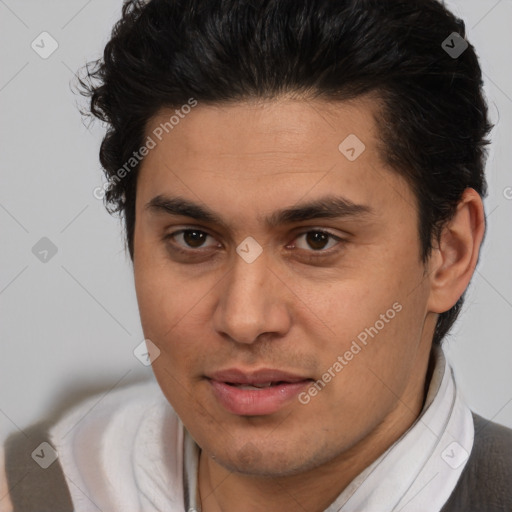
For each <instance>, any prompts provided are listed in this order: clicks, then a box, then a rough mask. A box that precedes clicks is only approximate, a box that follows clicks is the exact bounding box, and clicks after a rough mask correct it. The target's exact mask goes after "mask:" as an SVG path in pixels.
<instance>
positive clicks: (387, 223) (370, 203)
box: [134, 99, 435, 475]
mask: <svg viewBox="0 0 512 512" xmlns="http://www.w3.org/2000/svg"><path fill="white" fill-rule="evenodd" d="M374 108H375V104H373V103H372V102H371V101H369V100H365V101H363V100H362V99H361V100H357V101H353V102H351V103H339V104H334V103H324V102H320V101H315V102H305V101H292V100H283V101H279V102H278V101H274V102H267V103H264V104H260V105H257V104H245V103H244V104H242V103H237V104H232V105H229V106H207V105H201V104H200V103H199V105H198V106H196V107H195V108H193V109H192V111H191V112H190V113H189V114H188V115H186V116H185V117H184V118H183V119H181V120H180V122H179V124H177V125H176V126H174V128H173V129H172V131H169V133H168V134H165V132H164V135H165V136H164V137H162V140H161V141H159V140H158V138H156V137H155V133H161V132H162V130H161V129H160V130H157V131H156V132H155V129H158V126H159V125H160V123H165V122H166V121H168V120H169V118H170V116H171V115H173V113H174V110H169V111H162V112H160V113H159V115H158V116H155V117H154V118H153V119H152V120H151V123H150V124H149V125H148V127H147V134H146V135H149V136H151V137H152V138H153V139H154V140H155V142H156V147H154V148H153V149H151V150H150V152H149V154H148V155H147V156H146V157H145V159H144V161H143V163H142V167H141V170H140V175H139V178H138V185H137V200H136V225H135V236H134V271H135V285H136V291H137V297H138V302H139V308H140V314H141V321H142V327H143V330H144V335H145V337H146V338H149V339H150V340H151V341H152V342H153V343H154V344H155V345H157V346H158V347H159V349H160V351H161V353H160V355H159V357H158V358H157V359H156V360H155V361H154V362H153V370H154V372H155V375H156V378H157V380H158V383H159V385H160V386H161V388H162V390H163V393H164V394H165V396H166V397H167V399H168V400H169V402H170V403H171V404H172V406H173V408H174V409H175V411H176V412H177V414H178V415H179V416H180V418H181V419H182V421H183V423H184V424H185V426H186V427H187V429H188V430H189V432H190V433H191V434H192V436H193V437H194V439H195V440H196V441H197V443H198V444H199V446H200V447H201V448H202V449H203V450H204V451H205V452H206V453H207V454H208V455H210V456H214V457H215V460H216V461H217V462H219V463H220V464H222V465H223V466H225V467H227V468H228V469H231V470H236V471H239V472H242V473H246V474H254V475H256V474H259V475H285V474H293V473H297V472H300V471H305V470H307V469H311V468H313V467H316V466H319V465H321V464H323V463H327V462H328V461H331V460H333V458H335V457H337V456H340V455H341V454H343V453H347V452H348V450H349V449H350V448H352V447H354V446H356V445H357V444H358V443H359V442H361V441H362V440H363V439H364V438H365V437H366V436H367V435H369V434H370V433H371V432H375V431H376V429H378V428H382V426H383V425H386V424H387V423H388V424H390V423H392V422H393V421H397V420H396V417H397V414H398V415H399V416H402V417H403V416H404V415H406V414H407V413H408V411H409V414H410V412H411V411H412V410H413V409H414V407H417V405H418V392H419V390H421V389H422V386H423V384H424V377H425V371H426V363H427V359H428V353H429V344H430V340H431V336H432V329H433V326H434V324H435V315H433V314H432V313H429V312H428V308H427V301H428V297H429V282H428V278H426V277H425V274H424V272H425V268H424V266H423V265H422V263H421V261H420V257H419V255H420V243H419V238H418V230H417V213H416V201H415V199H414V196H413V194H412V192H411V190H410V188H409V187H408V185H407V184H406V183H405V182H404V181H403V180H402V179H401V178H400V177H399V176H398V175H397V174H396V173H394V172H392V171H390V170H389V169H386V168H385V167H384V165H383V163H382V162H381V161H380V159H379V155H378V153H377V149H376V145H377V134H376V131H375V130H376V128H375V126H374V120H373V116H372V114H373V111H374ZM351 134H353V135H355V136H356V137H357V138H358V139H359V140H360V141H362V143H364V145H365V150H364V151H363V152H362V153H361V149H362V146H361V145H360V143H359V142H357V140H356V139H354V138H353V137H352V138H349V139H348V140H347V141H346V142H345V143H344V144H342V146H341V149H340V148H339V146H340V144H341V143H342V142H343V141H344V140H345V139H346V138H347V137H348V136H349V135H351ZM350 148H354V151H352V150H351V149H350ZM359 153H360V154H359ZM358 154H359V156H358ZM347 156H348V157H350V158H347ZM354 157H357V158H355V159H354ZM157 196H160V198H159V200H158V201H153V206H148V204H149V203H150V201H152V200H153V199H154V198H155V197H157ZM176 198H180V199H181V200H184V201H187V202H189V203H194V204H195V205H198V206H200V207H201V208H202V209H203V210H207V211H208V212H211V213H213V215H214V216H215V217H216V219H215V220H212V219H210V220H205V219H198V218H196V213H197V212H196V211H195V210H190V209H189V210H188V211H186V212H184V211H182V210H181V215H180V214H177V213H176V212H177V211H178V209H177V208H176V206H177V205H178V206H179V204H178V203H177V202H176V201H174V202H173V201H170V200H172V199H176ZM326 198H338V199H340V203H341V201H345V202H346V203H347V204H348V205H349V207H347V208H345V209H344V211H340V212H339V215H338V216H336V217H331V218H329V217H325V216H324V217H322V216H321V215H319V213H318V211H317V210H315V209H309V210H308V209H306V210H303V206H304V205H306V204H309V203H314V202H317V201H320V200H324V199H326ZM165 200H168V203H167V207H168V208H167V209H166V208H165V207H164V205H165ZM169 201H170V202H169ZM183 204H184V203H183V202H182V203H181V205H182V206H183ZM350 205H362V206H361V207H360V208H353V207H350ZM291 209H293V210H297V209H298V210H302V211H301V212H299V214H297V215H295V216H294V215H288V216H283V215H281V216H280V215H279V213H280V212H282V211H284V210H291ZM170 212H174V213H170ZM270 220H273V221H275V222H269V221H270ZM173 234H174V236H172V235H173ZM248 237H250V238H248ZM237 249H238V251H237ZM259 251H261V253H260V254H259V255H258V252H259ZM365 335H366V336H365ZM358 347H359V349H358ZM350 354H352V356H350ZM336 363H338V364H336ZM329 377H330V378H329ZM269 381H270V382H271V383H272V384H271V386H270V387H268V382H269ZM314 382H316V385H315V384H314ZM242 384H243V385H242ZM315 390H316V391H315ZM416 412H417V411H416ZM413 419H414V415H413V414H410V417H409V418H408V421H409V423H410V422H412V420H413Z"/></svg>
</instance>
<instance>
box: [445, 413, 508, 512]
mask: <svg viewBox="0 0 512 512" xmlns="http://www.w3.org/2000/svg"><path fill="white" fill-rule="evenodd" d="M472 414H473V423H474V427H475V438H474V442H473V448H472V450H471V453H470V455H469V458H468V461H467V463H466V466H465V467H464V470H463V472H462V474H461V476H460V479H459V481H458V483H457V486H456V487H455V489H454V491H453V493H452V495H451V496H450V499H449V500H448V502H447V503H446V505H445V508H443V512H449V511H451V510H467V511H468V512H471V511H473V510H475V511H476V510H478V511H479V510H486V511H488V512H508V511H510V510H512V487H511V486H510V482H512V429H510V428H507V427H505V426H503V425H500V424H498V423H494V422H492V421H490V420H487V419H485V418H483V417H482V416H479V415H478V414H476V413H474V412H473V413H472Z"/></svg>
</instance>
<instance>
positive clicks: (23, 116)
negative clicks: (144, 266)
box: [0, 0, 512, 439]
mask: <svg viewBox="0 0 512 512" xmlns="http://www.w3.org/2000/svg"><path fill="white" fill-rule="evenodd" d="M448 6H449V7H450V8H451V9H452V10H454V11H455V12H456V13H457V14H458V15H459V16H460V17H462V18H463V19H464V20H465V21H466V26H467V29H468V39H469V40H470V41H471V42H472V43H473V44H474V45H475V46H476V48H477V51H478V53H479V55H480V60H481V64H482V67H483V70H484V74H485V81H486V94H487V96H488V100H489V105H490V111H491V117H492V120H493V122H495V123H497V125H496V127H495V129H494V130H493V132H492V141H493V144H492V149H491V152H490V156H489V159H488V164H487V176H488V181H489V197H488V199H487V200H486V211H487V214H488V220H489V226H488V233H487V239H486V241H485V244H484V248H483V252H482V256H481V261H480V264H479V266H478V268H477V272H476V274H475V276H474V279H473V282H472V285H471V286H470V289H469V291H468V293H467V299H466V305H465V308H464V312H463V314H462V318H461V321H459V322H458V323H457V325H456V326H455V328H454V330H453V332H452V335H451V337H450V338H449V340H447V341H446V342H445V350H446V353H447V355H448V357H449V359H450V361H451V362H452V364H453V366H454V370H455V374H456V377H457V380H458V382H459V384H460V387H461V388H462V390H463V394H464V396H465V398H466V401H467V403H468V404H469V405H470V407H471V408H472V409H473V410H475V411H476V412H478V413H480V414H482V415H484V416H486V417H487V418H491V419H493V420H494V421H497V422H500V423H502V424H505V425H507V426H509V427H512V372H511V361H512V343H511V339H512V265H511V261H512V260H511V256H510V254H511V252H512V231H511V222H510V220H511V219H512V171H511V164H512V144H511V133H512V71H511V64H512V62H511V48H512V34H511V30H510V23H511V21H512V1H511V0H500V1H497V0H458V1H450V2H448ZM120 9H121V1H120V0H102V1H100V0H89V1H82V0H73V1H70V0H66V1H64V0H58V1H57V0H52V1H51V2H40V1H35V0H31V1H28V0H26V1H17V2H15V1H14V0H0V52H1V65H0V112H1V117H0V141H1V148H0V149H1V156H0V165H1V173H0V223H1V251H0V258H1V260H0V308H1V310H0V314H1V324H0V329H1V330H0V343H1V353H0V355H1V357H0V439H1V438H3V437H5V436H6V435H7V434H8V433H9V432H11V431H14V430H16V429H18V428H24V427H25V426H28V424H30V423H31V422H34V421H37V420H39V419H40V418H41V417H44V416H46V415H47V414H48V413H50V412H51V411H52V410H54V408H55V406H56V403H59V401H61V400H65V401H69V400H70V398H69V396H70V394H71V395H72V396H79V395H80V393H81V390H84V389H87V390H91V389H98V390H100V389H107V388H113V387H115V386H122V385H125V384H128V383H130V382H134V381H138V380H142V379H152V378H154V377H153V375H152V372H151V368H150V367H144V366H143V365H142V364H141V363H140V362H139V361H138V360H137V359H136V358H135V357H134V355H133V349H134V348H135V347H136V346H137V345H138V344H139V343H140V342H141V341H142V340H143V334H142V330H141V327H140V323H139V318H138V310H137V304H136V299H135V293H134V287H133V277H132V270H131V265H130V261H129V258H128V256H127V255H125V252H124V245H123V238H122V230H121V224H120V222H119V221H118V220H117V219H116V218H112V217H110V216H109V215H108V214H107V213H106V211H105V210H104V207H103V204H102V202H101V201H99V200H97V199H95V198H94V196H93V193H92V191H93V189H94V188H95V187H97V186H98V185H101V184H102V182H103V178H102V173H101V169H100V165H99V161H98V148H99V143H100V140H101V136H102V134H103V130H102V128H101V125H100V124H99V123H97V124H95V125H93V126H92V127H91V128H90V129H87V128H86V127H85V126H84V125H83V124H82V121H81V117H80V115H79V113H78V110H77V106H76V102H77V101H83V100H80V98H77V97H76V96H75V95H73V94H72V92H71V91H70V88H69V82H70V80H71V79H72V78H73V73H74V72H75V71H76V70H77V69H78V68H79V67H81V66H82V65H83V64H84V63H85V62H86V61H87V60H91V59H93V58H97V57H99V56H100V54H101V51H102V49H103V47H104V45H105V43H106V42H107V40H108V37H109V33H110V30H111V28H112V25H113V24H114V22H115V21H116V20H117V19H118V18H119V15H120ZM43 31H47V32H49V33H50V34H51V36H52V37H53V38H55V40H56V41H57V42H58V45H59V47H58V49H57V50H56V51H55V52H54V53H53V54H52V55H51V56H50V57H49V58H48V59H42V58H41V57H40V56H39V55H38V54H36V52H35V51H34V50H33V49H32V48H31V43H32V41H33V40H34V39H36V38H37V36H39V34H40V33H41V32H43ZM447 36H448V34H447ZM440 43H441V42H440ZM508 187H511V188H508ZM507 196H508V199H507ZM42 237H48V238H49V239H50V240H51V241H52V242H53V243H54V244H55V245H56V246H57V248H58V252H57V254H56V255H55V256H54V257H53V258H51V259H50V260H49V261H48V262H47V263H42V262H41V261H39V260H38V259H37V258H36V257H35V256H34V254H33V253H32V251H31V249H32V247H33V246H34V244H36V242H38V240H40V239H41V238H42Z"/></svg>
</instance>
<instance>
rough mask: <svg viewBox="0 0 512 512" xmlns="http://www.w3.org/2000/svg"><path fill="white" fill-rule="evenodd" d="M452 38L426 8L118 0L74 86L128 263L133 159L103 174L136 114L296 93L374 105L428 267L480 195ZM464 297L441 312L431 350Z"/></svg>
mask: <svg viewBox="0 0 512 512" xmlns="http://www.w3.org/2000/svg"><path fill="white" fill-rule="evenodd" d="M454 32H455V33H457V34H459V36H460V37H462V38H465V25H464V22H463V21H462V20H461V19H459V18H457V17H455V16H454V15H453V14H452V13H451V12H449V11H448V10H447V9H446V7H445V6H444V5H443V4H441V3H440V2H439V1H437V0H407V1H405V0H150V1H149V2H140V1H136V0H131V1H126V2H125V3H124V5H123V9H122V17H121V19H120V20H119V21H118V22H117V24H116V25H115V26H114V28H113V31H112V37H111V39H110V41H109V42H108V43H107V45H106V47H105V50H104V54H103V58H102V59H98V60H96V61H92V62H90V63H89V64H88V65H86V66H85V68H84V70H85V74H84V75H82V77H81V78H80V79H79V90H80V92H81V93H82V94H83V95H85V96H87V97H88V98H89V99H90V109H89V110H88V111H87V114H89V115H92V116H94V117H96V118H99V119H100V120H102V121H104V122H105V123H107V132H106V135H105V137H104V139H103V142H102V144H101V149H100V161H101V164H102V166H103V168H104V170H105V175H106V177H107V180H108V181H109V183H110V186H109V188H108V190H106V194H105V204H106V207H107V209H108V211H109V212H110V213H114V212H119V213H120V214H121V215H122V217H123V218H124V221H125V228H126V241H127V246H128V249H129V252H130V257H131V258H132V260H133V256H134V254H133V236H134V227H135V191H136V184H137V169H138V167H139V165H135V166H134V168H133V171H132V172H129V173H128V174H126V176H125V177H124V178H123V179H121V180H120V179H114V178H115V177H116V176H118V174H116V173H117V172H118V170H119V169H120V168H122V167H123V165H125V164H126V162H127V161H128V160H129V159H130V157H131V156H132V154H133V152H134V151H136V150H137V149H138V148H140V147H141V146H142V144H143V142H144V140H145V135H146V134H145V130H146V125H147V122H148V120H149V119H150V118H152V117H153V116H154V115H155V114H157V113H158V112H159V111H160V110H161V109H162V108H164V107H171V108H176V107H180V106H182V105H184V104H187V102H188V101H189V99H190V98H191V97H192V98H195V100H196V101H198V102H200V103H203V104H219V103H227V102H242V101H244V100H248V99H274V98H277V97H279V96H280V95H282V94H290V93H291V94H294V93H298V94H301V95H303V96H304V97H307V98H311V99H315V98H318V99H324V100H328V101H343V100H348V99H352V98H357V97H360V96H363V95H367V94H369V95H374V96H376V97H377V98H378V99H379V105H380V110H379V115H378V116H376V123H377V127H378V129H379V139H380V147H379V151H380V153H381V158H382V160H383V161H384V162H385V163H386V164H388V165H389V166H390V167H391V168H392V169H393V170H395V171H396V172H397V173H399V174H400V175H402V176H403V177H404V178H405V179H406V180H407V182H408V183H409V185H410V186H411V189H412V191H413V192H414V194H415V197H416V200H417V209H418V223H419V224H418V233H419V239H420V243H421V254H420V258H421V259H422V261H423V262H426V261H427V260H428V256H429V255H430V253H431V250H432V247H433V245H432V242H433V241H434V240H439V235H440V233H441V229H442V227H443V226H444V225H445V224H446V222H447V221H448V220H450V219H451V218H452V217H453V215H454V213H455V210H456V206H457V203H458V202H459V201H460V199H461V196H462V193H463V191H464V190H465V189H466V188H467V187H471V188H473V189H475V190H476V191H477V192H478V193H479V194H480V196H481V197H485V196H486V194H487V190H486V189H487V185H486V181H485V175H484V168H485V161H486V158H487V150H486V148H485V146H486V145H487V144H489V140H486V139H485V137H486V136H487V134H488V133H489V132H490V130H491V129H492V127H493V125H491V124H490V123H489V120H488V111H487V104H486V101H485V99H484V95H483V92H482V86H483V82H482V72H481V69H480V66H479V62H478V58H477V55H476V53H475V51H474V48H473V46H472V45H471V44H469V43H468V47H467V49H466V50H465V51H464V52H463V53H462V54H461V55H460V56H458V57H455V56H454V55H450V54H449V53H448V51H445V48H443V46H442V43H443V41H445V40H447V38H449V37H450V36H453V33H454ZM461 41H462V39H459V40H458V43H460V42H461ZM463 44H465V43H463ZM454 45H455V42H454V40H453V39H451V40H449V46H454ZM84 113H85V112H84ZM463 300H464V294H463V295H462V296H461V297H460V299H459V300H458V301H457V303H456V304H455V305H454V306H453V307H452V308H451V309H450V310H449V311H447V312H444V313H442V314H440V315H439V318H438V322H437V325H436V329H435V333H434V336H433V342H434V343H440V342H441V340H442V339H443V337H444V336H445V335H446V333H447V332H448V330H449V329H450V328H451V326H452V325H453V323H454V322H455V320H456V318H457V316H458V313H459V311H460V309H461V306H462V303H463Z"/></svg>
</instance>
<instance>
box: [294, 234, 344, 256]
mask: <svg viewBox="0 0 512 512" xmlns="http://www.w3.org/2000/svg"><path fill="white" fill-rule="evenodd" d="M300 239H303V240H304V241H305V243H306V246H304V244H303V245H302V247H300V246H299V244H297V247H298V248H299V249H305V250H310V251H311V249H312V250H313V251H322V250H325V249H330V248H331V247H333V246H335V245H336V244H337V243H338V242H339V241H340V239H339V238H338V237H336V236H334V235H332V234H331V233H328V232H327V231H320V230H312V231H308V232H306V233H303V234H302V235H299V236H298V237H297V240H300ZM331 242H332V243H331ZM329 244H330V245H329Z"/></svg>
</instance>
